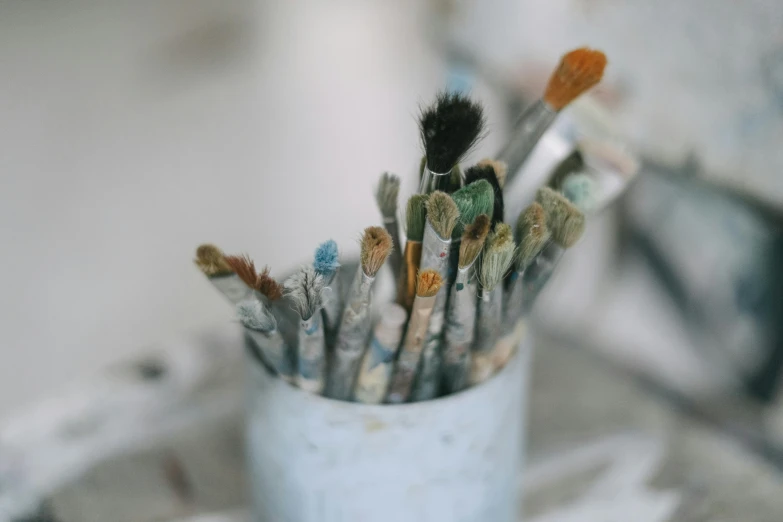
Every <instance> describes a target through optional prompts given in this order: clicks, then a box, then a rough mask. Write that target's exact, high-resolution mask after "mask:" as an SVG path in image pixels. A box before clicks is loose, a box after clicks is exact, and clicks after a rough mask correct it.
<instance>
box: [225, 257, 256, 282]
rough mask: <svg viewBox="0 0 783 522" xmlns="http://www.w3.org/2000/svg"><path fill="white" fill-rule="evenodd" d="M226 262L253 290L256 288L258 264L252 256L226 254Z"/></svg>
mask: <svg viewBox="0 0 783 522" xmlns="http://www.w3.org/2000/svg"><path fill="white" fill-rule="evenodd" d="M225 260H226V263H227V264H228V266H230V267H231V269H232V270H233V271H234V272H236V274H237V275H238V276H239V278H240V279H241V280H242V281H243V282H244V283H245V284H246V285H247V286H249V287H250V288H252V289H253V290H255V289H256V282H257V280H258V274H257V273H256V266H255V264H254V263H253V260H252V259H250V256H248V255H247V254H242V255H241V256H226V257H225Z"/></svg>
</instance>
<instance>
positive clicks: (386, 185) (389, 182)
mask: <svg viewBox="0 0 783 522" xmlns="http://www.w3.org/2000/svg"><path fill="white" fill-rule="evenodd" d="M399 194H400V178H399V177H397V176H396V175H394V174H392V173H390V172H384V173H383V174H382V175H381V181H380V183H378V190H377V191H376V192H375V201H377V202H378V208H379V209H380V210H381V215H382V216H383V217H385V218H392V217H394V216H395V214H396V213H397V197H398V196H399Z"/></svg>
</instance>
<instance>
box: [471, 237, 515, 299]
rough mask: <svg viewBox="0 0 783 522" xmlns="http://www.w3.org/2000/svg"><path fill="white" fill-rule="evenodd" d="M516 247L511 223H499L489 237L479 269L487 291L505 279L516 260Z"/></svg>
mask: <svg viewBox="0 0 783 522" xmlns="http://www.w3.org/2000/svg"><path fill="white" fill-rule="evenodd" d="M515 249H516V245H515V244H514V236H513V233H512V231H511V225H508V224H506V223H498V224H497V225H496V226H495V230H494V231H493V232H491V233H490V234H489V236H488V237H487V242H486V246H485V247H484V253H483V254H482V255H481V264H480V266H479V269H478V279H479V283H481V287H482V288H483V289H484V290H485V291H487V292H491V291H492V290H494V289H495V288H496V287H497V286H498V284H500V282H501V281H503V277H504V276H505V275H506V272H508V269H509V268H511V263H512V262H513V261H514V251H515Z"/></svg>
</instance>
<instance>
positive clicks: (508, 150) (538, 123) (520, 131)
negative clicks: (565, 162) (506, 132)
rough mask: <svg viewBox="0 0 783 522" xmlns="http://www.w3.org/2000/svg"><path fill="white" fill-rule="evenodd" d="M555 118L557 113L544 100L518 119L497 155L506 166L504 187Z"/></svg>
mask: <svg viewBox="0 0 783 522" xmlns="http://www.w3.org/2000/svg"><path fill="white" fill-rule="evenodd" d="M556 117H557V111H555V110H554V109H553V108H552V107H550V106H549V105H548V104H547V103H546V102H545V101H544V100H538V101H536V102H535V103H534V104H533V105H531V106H530V107H528V108H527V109H526V110H525V112H523V113H522V116H520V117H519V120H517V124H516V126H515V127H514V130H513V131H512V133H511V137H510V139H509V141H508V143H507V144H506V146H505V147H503V149H502V150H501V151H500V154H498V160H500V161H504V162H506V165H508V175H507V178H506V186H510V184H511V183H512V182H513V181H514V178H515V177H516V175H517V173H518V172H519V169H520V168H521V167H522V165H523V164H524V163H525V160H527V158H528V156H530V153H531V152H532V151H533V148H535V146H536V144H537V143H538V141H539V140H540V139H541V136H543V135H544V133H545V132H546V130H547V129H548V128H549V127H550V126H551V125H552V123H553V122H554V121H555V118H556Z"/></svg>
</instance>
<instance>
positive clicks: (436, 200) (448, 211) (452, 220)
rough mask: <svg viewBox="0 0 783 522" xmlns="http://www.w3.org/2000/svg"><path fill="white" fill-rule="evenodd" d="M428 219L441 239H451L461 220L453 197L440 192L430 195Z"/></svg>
mask: <svg viewBox="0 0 783 522" xmlns="http://www.w3.org/2000/svg"><path fill="white" fill-rule="evenodd" d="M425 206H426V209H427V219H428V220H429V222H430V224H431V225H432V228H433V229H434V230H435V233H436V234H438V236H440V238H441V239H451V233H452V232H453V231H454V227H455V226H456V225H457V220H458V219H459V209H458V208H457V204H456V203H454V200H453V199H451V196H449V195H448V194H446V193H445V192H441V191H439V190H437V191H435V192H433V193H432V194H430V196H429V198H427V203H426V204H425Z"/></svg>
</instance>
